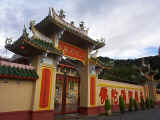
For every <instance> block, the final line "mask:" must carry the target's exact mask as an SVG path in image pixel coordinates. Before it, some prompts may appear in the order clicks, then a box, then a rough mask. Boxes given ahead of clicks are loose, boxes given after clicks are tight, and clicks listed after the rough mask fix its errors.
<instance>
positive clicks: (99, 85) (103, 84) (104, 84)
mask: <svg viewBox="0 0 160 120" xmlns="http://www.w3.org/2000/svg"><path fill="white" fill-rule="evenodd" d="M97 87H111V88H126V89H134V90H143V88H135V87H129V86H125V85H111V84H107V83H99V84H98V85H97Z"/></svg>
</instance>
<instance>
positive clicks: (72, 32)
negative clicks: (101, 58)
mask: <svg viewBox="0 0 160 120" xmlns="http://www.w3.org/2000/svg"><path fill="white" fill-rule="evenodd" d="M51 13H52V14H51ZM34 27H35V28H36V29H37V30H38V31H39V32H41V33H42V34H44V35H46V36H47V37H52V35H53V34H54V33H57V32H59V31H61V30H64V35H63V38H62V40H63V41H66V42H70V43H72V44H75V45H78V46H81V47H89V48H92V49H93V50H96V49H99V48H101V47H103V46H105V42H104V41H97V40H93V39H92V38H90V37H89V36H88V34H87V32H86V31H85V30H81V29H80V28H77V27H75V26H74V25H72V24H70V23H68V22H66V21H65V20H63V19H62V18H60V17H59V16H58V15H57V14H56V12H55V11H54V9H52V12H50V14H49V15H48V16H47V17H45V18H44V19H43V20H42V21H41V22H39V23H38V24H36V25H34ZM68 38H69V39H68ZM84 45H86V46H84Z"/></svg>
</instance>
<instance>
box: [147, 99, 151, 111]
mask: <svg viewBox="0 0 160 120" xmlns="http://www.w3.org/2000/svg"><path fill="white" fill-rule="evenodd" d="M146 108H147V109H150V108H151V105H150V100H149V98H147V99H146Z"/></svg>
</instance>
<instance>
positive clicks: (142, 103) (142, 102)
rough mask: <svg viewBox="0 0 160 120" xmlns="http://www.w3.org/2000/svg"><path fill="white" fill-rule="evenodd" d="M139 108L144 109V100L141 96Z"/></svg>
mask: <svg viewBox="0 0 160 120" xmlns="http://www.w3.org/2000/svg"><path fill="white" fill-rule="evenodd" d="M141 109H142V110H145V101H144V99H143V97H142V98H141Z"/></svg>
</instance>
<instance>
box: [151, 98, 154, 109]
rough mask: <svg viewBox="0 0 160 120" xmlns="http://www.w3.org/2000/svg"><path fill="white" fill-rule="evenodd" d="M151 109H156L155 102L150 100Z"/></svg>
mask: <svg viewBox="0 0 160 120" xmlns="http://www.w3.org/2000/svg"><path fill="white" fill-rule="evenodd" d="M150 107H151V108H154V101H153V100H152V99H150Z"/></svg>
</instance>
